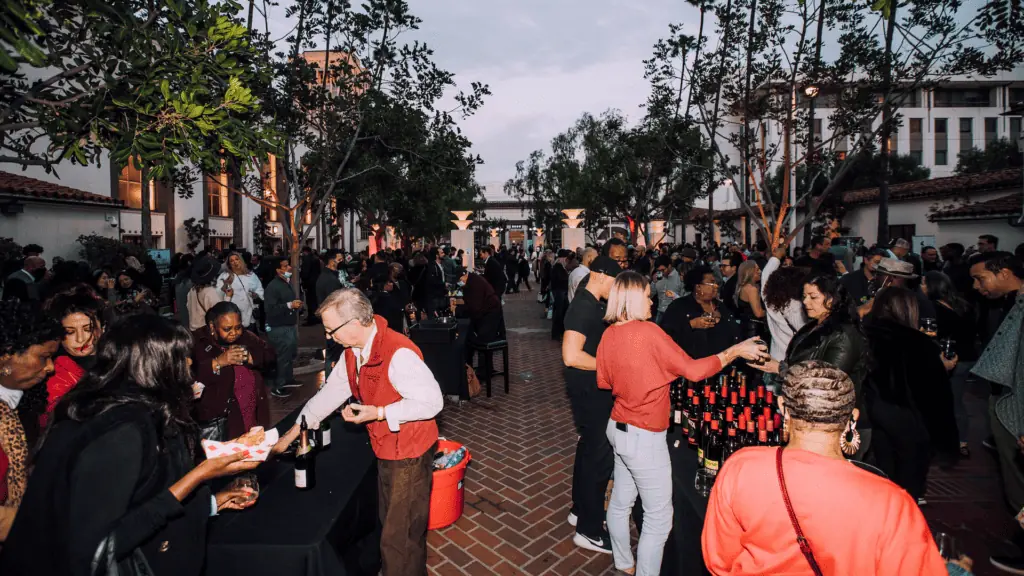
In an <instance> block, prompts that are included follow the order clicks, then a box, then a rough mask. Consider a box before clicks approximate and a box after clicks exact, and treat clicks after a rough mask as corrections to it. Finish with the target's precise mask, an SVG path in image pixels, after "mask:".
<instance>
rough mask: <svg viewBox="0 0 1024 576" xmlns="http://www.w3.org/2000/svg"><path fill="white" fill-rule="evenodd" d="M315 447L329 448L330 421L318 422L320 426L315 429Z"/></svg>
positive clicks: (320, 448) (318, 448)
mask: <svg viewBox="0 0 1024 576" xmlns="http://www.w3.org/2000/svg"><path fill="white" fill-rule="evenodd" d="M315 438H316V448H317V450H330V449H331V423H330V422H329V421H327V420H323V421H321V422H320V427H319V428H317V430H316V436H315Z"/></svg>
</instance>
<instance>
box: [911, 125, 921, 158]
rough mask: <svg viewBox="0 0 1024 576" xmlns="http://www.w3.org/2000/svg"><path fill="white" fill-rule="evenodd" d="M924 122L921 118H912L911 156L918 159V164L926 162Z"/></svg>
mask: <svg viewBox="0 0 1024 576" xmlns="http://www.w3.org/2000/svg"><path fill="white" fill-rule="evenodd" d="M923 124H924V121H923V120H922V119H921V118H911V119H910V156H911V158H913V159H914V160H917V163H918V164H924V135H923V134H922V130H921V129H922V128H923Z"/></svg>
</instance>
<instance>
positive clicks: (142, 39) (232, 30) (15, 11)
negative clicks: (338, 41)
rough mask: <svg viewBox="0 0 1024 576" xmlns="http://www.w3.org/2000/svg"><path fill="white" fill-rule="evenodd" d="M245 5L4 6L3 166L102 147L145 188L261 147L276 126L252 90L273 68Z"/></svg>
mask: <svg viewBox="0 0 1024 576" xmlns="http://www.w3.org/2000/svg"><path fill="white" fill-rule="evenodd" d="M240 13H241V6H240V5H239V4H237V3H235V2H233V1H226V2H218V3H211V2H209V1H208V0H180V1H173V0H164V1H155V0H103V1H100V0H82V1H79V2H49V1H46V0H37V1H33V0H25V1H24V2H21V3H19V2H7V3H5V5H4V12H3V15H4V18H3V19H2V20H0V21H2V22H4V25H3V27H0V35H2V36H0V37H2V38H3V39H4V41H5V43H4V45H3V49H2V50H0V67H3V68H5V69H6V70H7V71H8V72H10V73H8V74H4V75H2V76H0V86H2V88H0V163H9V164H15V165H20V166H23V167H24V166H30V165H35V166H42V167H43V168H45V169H46V170H47V171H48V172H51V171H54V170H55V169H56V167H57V165H58V164H59V163H61V162H64V161H67V162H71V163H72V164H82V165H87V164H93V163H96V164H100V163H102V159H103V154H104V153H105V152H108V151H109V153H110V159H111V162H113V163H114V164H115V166H116V167H118V168H123V167H124V166H126V165H127V164H128V162H130V161H131V162H134V163H135V164H136V165H137V166H138V167H139V168H141V169H142V173H143V178H144V184H143V187H144V189H145V188H146V187H148V182H149V181H152V180H157V181H159V180H167V179H169V178H170V176H171V174H170V172H171V171H172V170H173V168H174V167H175V166H178V165H181V164H184V163H190V164H193V165H195V166H197V167H198V168H199V169H200V170H203V171H207V172H217V171H219V168H220V161H221V159H222V158H223V157H224V156H227V157H230V158H237V157H245V156H251V155H258V154H261V153H263V151H265V150H266V149H267V147H268V142H269V141H270V140H272V134H273V133H272V130H270V129H269V128H268V127H262V125H261V124H260V123H258V122H256V113H257V110H258V104H259V102H258V101H257V99H256V97H255V96H254V95H253V91H254V90H255V91H259V90H260V88H259V86H260V85H261V84H263V83H265V82H267V81H268V80H269V68H268V67H267V65H266V64H265V62H264V61H263V59H262V58H261V54H260V52H259V51H258V50H256V48H255V47H254V46H253V45H252V44H251V43H250V42H249V40H248V38H249V36H248V32H247V30H246V28H245V26H244V24H243V23H242V21H241V19H240V17H239V15H240ZM12 23H13V25H12ZM142 200H143V204H142V210H143V219H142V222H143V244H144V246H146V247H148V245H149V241H150V232H149V227H150V222H149V218H148V212H149V209H150V206H149V197H148V194H142Z"/></svg>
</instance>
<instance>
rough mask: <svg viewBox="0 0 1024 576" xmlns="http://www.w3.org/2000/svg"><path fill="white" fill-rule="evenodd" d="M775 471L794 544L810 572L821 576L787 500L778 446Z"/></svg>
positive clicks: (780, 450)
mask: <svg viewBox="0 0 1024 576" xmlns="http://www.w3.org/2000/svg"><path fill="white" fill-rule="evenodd" d="M775 469H776V470H777V471H778V473H779V487H780V488H782V500H783V501H784V502H785V503H786V512H788V513H789V521H790V522H792V523H793V530H795V531H796V543H797V545H798V546H800V552H801V553H803V555H804V558H806V559H807V563H808V564H810V565H811V572H814V576H822V575H821V568H819V567H818V562H817V561H815V559H814V554H813V553H811V543H810V542H808V541H807V538H805V537H804V531H803V530H801V529H800V523H799V522H797V520H796V512H794V511H793V503H792V502H790V500H789V491H788V490H786V479H785V477H784V476H783V475H782V446H779V448H778V450H776V452H775Z"/></svg>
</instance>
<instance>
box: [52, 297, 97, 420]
mask: <svg viewBox="0 0 1024 576" xmlns="http://www.w3.org/2000/svg"><path fill="white" fill-rule="evenodd" d="M105 308H106V304H105V303H104V302H103V300H101V299H100V297H99V296H98V295H97V294H96V292H95V291H93V289H92V288H90V287H89V286H86V285H84V284H80V285H78V286H75V287H73V288H70V289H68V290H66V291H64V292H58V293H57V294H54V295H53V297H52V298H50V299H49V300H48V301H47V302H46V312H47V313H48V314H49V315H50V317H52V318H54V319H55V320H57V321H58V322H60V323H61V326H63V327H64V339H63V340H61V343H60V350H59V351H58V352H57V357H56V358H55V359H54V361H53V375H52V376H50V377H49V378H48V379H47V380H46V412H45V413H43V414H41V415H40V416H39V427H40V428H45V427H46V423H47V421H48V420H49V418H50V414H52V413H53V409H54V408H55V407H56V406H57V402H59V401H60V399H61V398H63V397H64V395H65V394H67V393H68V392H70V391H71V389H72V388H74V387H75V386H76V385H77V384H78V381H79V380H81V379H82V376H85V373H86V372H87V371H88V370H89V369H91V368H92V366H93V363H94V361H95V359H96V356H95V354H96V342H98V341H99V339H100V336H101V335H102V334H103V312H104V310H105Z"/></svg>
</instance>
